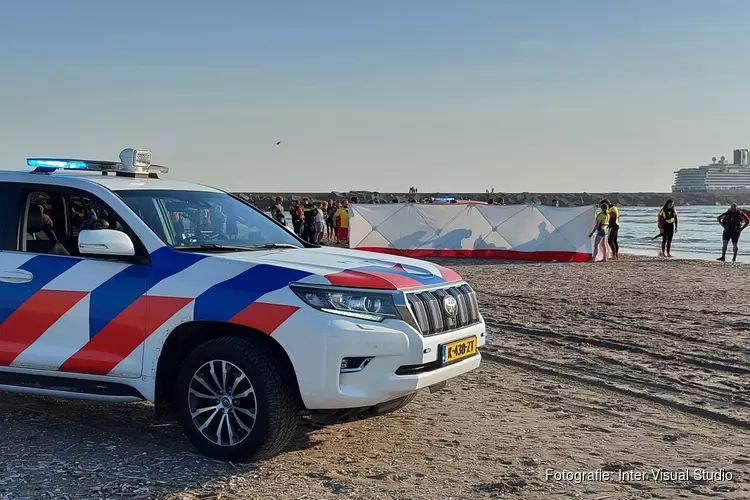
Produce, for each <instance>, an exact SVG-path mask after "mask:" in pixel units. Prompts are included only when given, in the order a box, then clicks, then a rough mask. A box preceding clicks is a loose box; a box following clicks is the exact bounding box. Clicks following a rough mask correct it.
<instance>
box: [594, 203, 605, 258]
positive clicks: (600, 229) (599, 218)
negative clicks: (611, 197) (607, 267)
mask: <svg viewBox="0 0 750 500" xmlns="http://www.w3.org/2000/svg"><path fill="white" fill-rule="evenodd" d="M601 209H602V210H601V212H599V213H597V214H596V221H595V222H594V229H592V230H591V233H590V234H589V238H591V237H592V236H594V233H596V240H595V241H594V253H593V255H592V256H591V262H596V257H597V255H599V248H600V247H601V250H602V251H603V252H604V256H603V260H604V262H606V261H607V243H606V241H605V237H606V236H607V227H608V226H609V205H607V204H606V203H602V204H601Z"/></svg>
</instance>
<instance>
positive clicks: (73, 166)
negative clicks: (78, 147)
mask: <svg viewBox="0 0 750 500" xmlns="http://www.w3.org/2000/svg"><path fill="white" fill-rule="evenodd" d="M26 164H27V165H28V166H30V167H34V168H35V169H36V170H35V172H54V171H55V170H58V169H63V170H86V169H87V168H88V164H87V163H86V162H85V161H81V160H66V159H54V158H27V159H26Z"/></svg>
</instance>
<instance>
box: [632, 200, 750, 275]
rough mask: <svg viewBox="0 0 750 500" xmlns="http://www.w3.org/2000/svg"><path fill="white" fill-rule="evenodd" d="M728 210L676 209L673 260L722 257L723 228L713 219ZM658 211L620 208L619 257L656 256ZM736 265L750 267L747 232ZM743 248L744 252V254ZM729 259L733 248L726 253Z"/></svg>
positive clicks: (704, 207)
mask: <svg viewBox="0 0 750 500" xmlns="http://www.w3.org/2000/svg"><path fill="white" fill-rule="evenodd" d="M727 208H729V207H725V206H683V207H677V218H678V226H677V233H676V234H675V235H674V239H673V240H672V256H673V257H674V258H682V259H699V260H715V259H716V258H718V257H719V256H720V255H721V234H722V231H723V229H722V227H721V226H720V225H719V223H718V222H716V218H717V217H718V216H719V215H721V214H722V213H723V212H724V211H725V210H727ZM659 210H660V209H659V207H622V208H620V233H619V237H618V242H619V243H620V253H629V254H635V255H652V256H658V255H659V249H660V247H661V239H656V240H653V241H652V240H651V238H653V237H654V236H656V235H657V234H659V228H658V227H657V225H656V222H657V215H658V213H659ZM745 238H747V239H745ZM739 247H740V252H739V255H738V256H737V261H739V262H745V263H750V231H748V233H747V235H745V234H743V235H742V237H741V238H740V242H739ZM743 248H744V250H745V251H744V252H743ZM727 253H728V255H729V256H730V258H731V253H732V244H731V243H730V244H729V250H728V251H727Z"/></svg>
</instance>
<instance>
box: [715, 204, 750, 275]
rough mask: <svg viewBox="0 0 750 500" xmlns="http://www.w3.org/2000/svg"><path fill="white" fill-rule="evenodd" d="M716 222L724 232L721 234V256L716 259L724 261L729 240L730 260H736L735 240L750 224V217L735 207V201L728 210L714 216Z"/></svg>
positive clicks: (736, 240)
mask: <svg viewBox="0 0 750 500" xmlns="http://www.w3.org/2000/svg"><path fill="white" fill-rule="evenodd" d="M716 220H717V222H718V223H719V224H721V227H723V228H724V233H723V234H722V235H721V239H722V245H721V257H719V258H718V259H716V260H720V261H725V260H726V258H727V246H729V240H731V241H732V251H733V256H732V262H736V261H737V252H738V251H739V248H738V247H737V242H738V241H739V239H740V233H741V232H742V231H743V230H744V229H745V228H746V227H747V225H748V224H750V217H748V215H747V214H746V213H745V212H744V211H743V210H740V209H739V208H737V204H736V203H732V205H731V206H730V207H729V210H727V211H726V212H724V213H723V214H721V215H720V216H718V217H717V218H716Z"/></svg>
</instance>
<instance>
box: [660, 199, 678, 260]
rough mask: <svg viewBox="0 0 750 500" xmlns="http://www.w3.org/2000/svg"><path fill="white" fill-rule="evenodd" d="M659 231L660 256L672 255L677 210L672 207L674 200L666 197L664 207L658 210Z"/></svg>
mask: <svg viewBox="0 0 750 500" xmlns="http://www.w3.org/2000/svg"><path fill="white" fill-rule="evenodd" d="M659 231H660V232H661V253H660V254H659V256H660V257H671V256H672V237H673V236H674V233H676V232H677V211H676V210H675V209H674V200H673V199H672V198H670V199H668V200H667V202H666V203H664V207H662V209H661V210H659Z"/></svg>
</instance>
